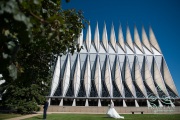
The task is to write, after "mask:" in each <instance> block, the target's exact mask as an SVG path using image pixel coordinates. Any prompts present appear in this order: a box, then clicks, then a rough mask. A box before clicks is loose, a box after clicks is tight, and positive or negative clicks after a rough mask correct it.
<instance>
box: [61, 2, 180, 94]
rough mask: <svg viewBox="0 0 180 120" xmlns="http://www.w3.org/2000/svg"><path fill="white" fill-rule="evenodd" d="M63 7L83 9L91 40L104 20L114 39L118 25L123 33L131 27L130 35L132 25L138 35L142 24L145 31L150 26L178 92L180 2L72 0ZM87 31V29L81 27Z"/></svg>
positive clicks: (179, 90)
mask: <svg viewBox="0 0 180 120" xmlns="http://www.w3.org/2000/svg"><path fill="white" fill-rule="evenodd" d="M64 1H65V0H62V7H63V9H68V8H75V9H77V10H82V11H83V14H84V17H85V18H86V19H87V20H90V22H91V31H92V39H93V38H94V31H95V26H96V23H97V22H98V25H99V31H100V39H101V38H102V31H103V25H104V22H106V27H107V32H108V37H110V29H111V25H112V22H113V24H114V28H115V32H116V38H117V35H118V28H119V25H120V24H121V26H122V29H123V34H124V36H125V32H126V26H127V24H128V26H129V27H130V31H131V35H132V38H133V33H134V30H133V29H134V25H136V26H137V29H138V32H139V35H140V36H141V29H142V25H143V26H144V27H145V30H146V33H147V35H148V33H149V26H151V27H152V29H153V31H154V33H155V36H156V38H157V41H158V43H159V46H160V48H161V51H162V52H163V55H164V57H165V60H166V62H167V65H168V68H169V70H170V72H171V75H172V77H173V79H174V82H175V84H176V87H177V89H178V92H179V94H180V55H179V54H180V53H179V52H178V51H180V50H179V49H180V47H179V46H180V12H179V11H180V1H179V0H71V2H70V3H65V2H64ZM84 34H86V30H84Z"/></svg>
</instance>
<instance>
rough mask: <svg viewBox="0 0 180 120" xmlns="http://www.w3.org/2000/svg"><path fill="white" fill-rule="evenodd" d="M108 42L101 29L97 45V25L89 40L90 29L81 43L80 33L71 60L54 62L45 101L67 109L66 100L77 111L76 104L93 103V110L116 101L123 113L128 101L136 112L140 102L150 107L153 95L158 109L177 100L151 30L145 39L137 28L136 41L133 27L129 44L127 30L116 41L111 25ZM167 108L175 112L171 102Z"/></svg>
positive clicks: (176, 94) (59, 59)
mask: <svg viewBox="0 0 180 120" xmlns="http://www.w3.org/2000/svg"><path fill="white" fill-rule="evenodd" d="M109 38H110V39H108V34H107V30H106V24H105V23H104V28H103V32H102V40H100V35H99V28H98V23H97V25H96V28H95V34H94V40H92V37H91V27H90V25H89V26H88V29H87V34H86V39H85V40H84V41H83V31H82V32H81V34H80V36H79V38H78V40H77V42H78V44H79V45H80V46H83V49H82V50H81V51H80V52H75V53H74V54H73V55H72V54H70V53H68V54H66V55H63V56H61V57H60V56H58V57H57V59H56V64H55V66H54V75H53V79H52V84H51V92H50V94H49V96H48V97H49V98H52V99H55V98H58V99H59V100H60V103H59V105H63V104H67V103H68V102H67V101H63V100H67V99H71V100H70V101H72V104H71V105H72V106H76V105H78V104H79V102H78V101H79V100H81V99H82V100H83V101H84V102H83V101H81V103H84V106H90V105H91V104H92V99H93V100H95V101H96V102H97V104H96V105H97V106H98V107H100V106H102V105H104V103H105V102H104V100H107V99H109V100H113V101H115V100H120V101H121V102H122V106H123V107H127V106H128V105H129V103H128V100H131V101H132V100H134V106H136V107H139V106H140V104H138V102H139V99H142V100H144V101H145V102H146V103H147V106H148V107H149V106H151V105H150V101H149V99H151V97H152V95H153V96H154V97H156V98H158V99H157V104H159V105H160V106H163V104H162V103H161V99H162V98H163V97H167V98H172V97H173V98H176V97H179V96H178V92H177V89H176V86H175V84H174V81H173V79H172V77H171V74H170V71H169V69H168V67H167V64H166V61H165V59H164V56H163V54H162V52H161V50H160V47H159V45H158V43H157V40H156V38H155V35H154V33H153V31H152V28H151V27H150V29H149V38H148V36H147V35H146V32H145V29H144V27H142V40H140V37H139V34H138V30H137V28H136V26H135V27H134V40H132V37H131V33H130V29H129V27H128V26H127V29H126V41H124V37H123V32H122V28H121V26H120V27H119V32H118V39H116V35H115V31H114V25H113V24H112V27H111V32H110V37H109ZM133 41H134V42H133ZM141 41H142V42H141ZM170 103H171V106H174V105H173V103H172V101H170Z"/></svg>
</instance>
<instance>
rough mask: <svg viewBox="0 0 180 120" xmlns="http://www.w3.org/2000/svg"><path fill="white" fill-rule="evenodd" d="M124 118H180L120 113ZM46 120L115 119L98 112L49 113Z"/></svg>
mask: <svg viewBox="0 0 180 120" xmlns="http://www.w3.org/2000/svg"><path fill="white" fill-rule="evenodd" d="M122 116H124V117H125V120H180V114H174V115H173V114H143V115H142V114H125V115H124V114H122ZM39 119H42V115H41V116H35V117H33V118H29V119H26V120H39ZM47 120H115V119H113V118H109V117H107V115H99V114H49V115H47Z"/></svg>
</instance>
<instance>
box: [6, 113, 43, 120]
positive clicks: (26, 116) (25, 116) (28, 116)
mask: <svg viewBox="0 0 180 120" xmlns="http://www.w3.org/2000/svg"><path fill="white" fill-rule="evenodd" d="M38 115H42V113H37V114H30V115H24V116H21V117H15V118H10V119H6V120H23V119H26V118H31V117H34V116H38Z"/></svg>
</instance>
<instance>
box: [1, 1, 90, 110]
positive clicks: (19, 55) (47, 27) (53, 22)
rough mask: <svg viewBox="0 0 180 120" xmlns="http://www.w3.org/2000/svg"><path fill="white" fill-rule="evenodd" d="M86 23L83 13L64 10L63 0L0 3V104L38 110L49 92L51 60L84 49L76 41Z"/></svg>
mask: <svg viewBox="0 0 180 120" xmlns="http://www.w3.org/2000/svg"><path fill="white" fill-rule="evenodd" d="M67 2H69V0H68V1H67ZM86 23H87V22H86V20H85V19H84V17H83V15H82V12H81V11H76V10H75V9H68V10H62V8H61V1H60V0H28V1H27V0H1V1H0V74H2V78H1V79H5V81H6V82H5V83H4V84H2V85H1V88H0V92H1V93H3V95H2V99H3V100H2V101H1V104H3V105H5V106H7V107H8V108H11V109H15V110H17V111H19V112H21V113H28V112H32V111H34V110H38V107H37V105H38V104H41V103H42V102H43V101H44V99H45V97H44V96H45V95H47V93H48V92H49V86H50V80H51V77H52V76H51V70H50V68H51V66H52V63H53V61H52V60H54V57H55V56H56V55H59V54H65V53H66V52H70V53H73V52H74V51H75V50H78V51H79V50H80V49H81V47H80V46H79V45H78V43H77V38H78V37H79V35H80V32H81V30H82V28H84V25H85V24H86ZM50 61H51V62H50Z"/></svg>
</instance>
